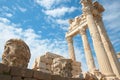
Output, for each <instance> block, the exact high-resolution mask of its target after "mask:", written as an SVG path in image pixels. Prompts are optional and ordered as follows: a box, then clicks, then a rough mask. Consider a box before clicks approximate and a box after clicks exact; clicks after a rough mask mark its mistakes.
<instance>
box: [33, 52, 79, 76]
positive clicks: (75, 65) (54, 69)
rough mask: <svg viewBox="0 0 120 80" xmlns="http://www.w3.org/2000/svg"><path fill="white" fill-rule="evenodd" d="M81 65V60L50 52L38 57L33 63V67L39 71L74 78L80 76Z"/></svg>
mask: <svg viewBox="0 0 120 80" xmlns="http://www.w3.org/2000/svg"><path fill="white" fill-rule="evenodd" d="M80 67H81V64H80V62H76V61H72V60H71V59H65V58H64V57H62V56H60V55H57V54H53V53H50V52H47V53H46V54H45V55H42V56H40V57H38V58H36V60H35V63H34V65H33V69H34V70H37V71H42V72H45V73H50V74H54V75H60V76H62V77H74V78H76V77H79V74H80V73H81V68H80Z"/></svg>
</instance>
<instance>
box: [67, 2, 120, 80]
mask: <svg viewBox="0 0 120 80" xmlns="http://www.w3.org/2000/svg"><path fill="white" fill-rule="evenodd" d="M81 4H82V12H83V13H82V14H81V15H80V16H77V17H75V19H70V20H69V24H70V27H69V31H68V32H67V33H66V40H67V42H68V48H69V54H70V58H71V59H72V60H76V59H75V53H74V47H73V41H72V38H73V37H74V36H75V35H77V34H80V35H81V37H82V41H83V47H84V52H85V57H86V61H87V66H88V69H89V72H91V73H94V71H95V70H96V67H95V63H94V60H93V56H92V52H91V49H90V45H89V42H88V39H87V34H86V29H88V30H89V32H90V35H91V38H92V41H93V47H94V50H95V53H96V56H97V60H98V64H99V71H100V72H101V73H102V74H104V77H105V78H106V79H108V80H110V79H115V78H116V77H117V78H120V63H119V61H118V59H117V56H116V54H115V51H114V49H113V46H112V44H111V42H110V39H109V37H108V35H107V33H106V30H105V27H104V23H103V20H102V12H104V10H105V9H104V8H103V6H102V5H101V4H99V3H98V2H97V1H95V2H92V0H81Z"/></svg>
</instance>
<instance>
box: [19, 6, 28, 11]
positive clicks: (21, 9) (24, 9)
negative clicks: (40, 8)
mask: <svg viewBox="0 0 120 80" xmlns="http://www.w3.org/2000/svg"><path fill="white" fill-rule="evenodd" d="M18 9H19V10H20V11H21V12H26V11H27V9H26V8H23V7H20V6H18Z"/></svg>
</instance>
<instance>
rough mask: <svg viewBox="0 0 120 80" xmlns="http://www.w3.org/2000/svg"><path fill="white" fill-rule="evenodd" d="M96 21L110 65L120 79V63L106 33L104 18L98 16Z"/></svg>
mask: <svg viewBox="0 0 120 80" xmlns="http://www.w3.org/2000/svg"><path fill="white" fill-rule="evenodd" d="M95 20H96V25H97V28H98V31H99V33H100V36H101V39H102V42H103V45H104V48H105V51H106V53H107V56H108V58H109V61H110V64H111V66H112V69H113V72H114V73H115V74H116V76H117V77H120V63H119V61H118V59H117V56H116V54H115V51H114V48H113V46H112V43H111V42H110V39H109V37H108V35H107V33H106V30H105V27H104V24H103V21H102V16H101V15H99V16H97V17H96V18H95Z"/></svg>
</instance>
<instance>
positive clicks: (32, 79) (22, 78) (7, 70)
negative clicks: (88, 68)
mask: <svg viewBox="0 0 120 80" xmlns="http://www.w3.org/2000/svg"><path fill="white" fill-rule="evenodd" d="M0 80H82V79H80V78H67V77H60V76H58V75H51V74H48V73H43V72H41V71H35V70H32V69H26V68H20V67H13V66H11V67H10V66H7V65H4V64H2V63H0Z"/></svg>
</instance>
